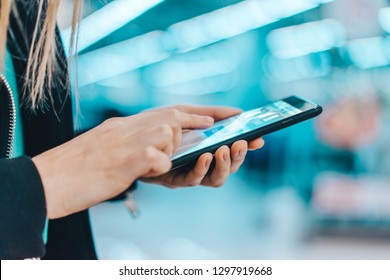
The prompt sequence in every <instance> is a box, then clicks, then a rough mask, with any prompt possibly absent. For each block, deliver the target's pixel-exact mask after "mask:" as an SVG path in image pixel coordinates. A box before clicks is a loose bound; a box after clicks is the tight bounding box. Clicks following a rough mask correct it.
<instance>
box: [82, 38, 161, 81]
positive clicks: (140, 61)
mask: <svg viewBox="0 0 390 280" xmlns="http://www.w3.org/2000/svg"><path fill="white" fill-rule="evenodd" d="M161 36H162V31H153V32H150V33H146V34H144V35H142V36H138V37H136V38H132V39H129V40H126V41H123V42H120V43H117V44H113V45H110V46H108V47H104V48H101V49H98V50H95V51H92V52H89V53H86V54H83V55H81V56H80V57H79V86H80V87H83V86H86V85H89V84H92V83H95V82H98V81H102V80H105V79H107V78H111V77H114V76H117V75H120V74H123V73H126V72H129V71H131V70H135V69H138V68H140V67H143V66H145V65H149V64H153V63H156V62H159V61H161V60H164V59H165V58H167V57H168V55H169V54H168V53H167V52H165V50H164V49H163V47H162V45H161V40H160V39H161Z"/></svg>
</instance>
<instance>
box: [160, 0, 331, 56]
mask: <svg viewBox="0 0 390 280" xmlns="http://www.w3.org/2000/svg"><path fill="white" fill-rule="evenodd" d="M331 1H333V0H325V1H322V0H295V1H291V0H279V1H275V0H246V1H242V2H239V3H237V4H234V5H230V6H227V7H224V8H222V9H218V10H215V11H213V12H210V13H207V14H203V15H200V16H198V17H195V18H192V19H189V20H186V21H182V22H179V23H176V24H174V25H172V26H171V27H169V28H168V30H167V31H168V34H170V35H171V36H172V37H173V39H174V40H175V42H176V50H177V51H179V52H188V51H191V50H193V49H197V48H200V47H203V46H206V45H209V44H212V43H215V42H218V41H221V40H224V39H228V38H231V37H234V36H237V35H240V34H242V33H245V32H247V31H250V30H253V29H257V28H259V27H262V26H265V25H268V24H270V23H273V22H275V21H278V20H280V19H282V18H286V17H290V16H292V15H295V14H299V13H302V12H304V11H307V10H310V9H313V8H315V7H318V6H319V5H320V4H321V3H325V2H331Z"/></svg>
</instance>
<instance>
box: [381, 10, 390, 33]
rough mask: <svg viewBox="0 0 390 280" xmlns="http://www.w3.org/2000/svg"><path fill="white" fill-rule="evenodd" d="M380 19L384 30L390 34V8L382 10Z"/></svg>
mask: <svg viewBox="0 0 390 280" xmlns="http://www.w3.org/2000/svg"><path fill="white" fill-rule="evenodd" d="M378 19H379V24H380V26H381V27H382V29H383V30H384V31H386V32H387V33H390V7H387V8H382V9H380V10H379V14H378Z"/></svg>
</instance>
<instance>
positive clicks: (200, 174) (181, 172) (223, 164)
mask: <svg viewBox="0 0 390 280" xmlns="http://www.w3.org/2000/svg"><path fill="white" fill-rule="evenodd" d="M172 108H173V109H177V110H179V111H181V112H185V113H188V114H199V115H206V116H210V117H212V118H214V120H215V121H218V120H222V119H225V118H228V117H231V116H234V115H237V114H239V113H241V110H238V109H233V108H227V107H196V106H188V105H178V106H174V107H168V108H161V109H157V110H158V111H163V110H172ZM155 111H156V110H155ZM263 145H264V141H263V139H262V138H258V139H256V140H253V141H251V142H249V143H247V142H246V141H244V140H241V141H237V142H235V143H234V144H233V145H232V146H231V148H230V149H229V147H227V146H223V147H221V148H219V149H218V150H217V151H216V153H215V155H214V160H215V167H214V168H213V169H212V170H211V168H210V166H211V163H212V161H213V155H212V154H211V153H205V154H203V155H202V156H200V157H199V159H198V161H197V163H196V165H195V167H193V168H192V169H191V170H185V169H178V170H173V171H170V172H169V173H167V174H164V175H160V176H157V177H153V178H144V179H143V181H146V182H148V183H155V184H162V185H165V186H167V187H170V188H176V187H189V186H197V185H204V186H211V187H220V186H222V185H224V183H225V181H226V179H227V177H228V176H229V174H232V173H234V172H236V171H237V170H238V169H239V168H240V166H241V165H242V163H243V162H244V160H245V156H246V154H247V152H248V149H249V150H256V149H260V148H261V147H263Z"/></svg>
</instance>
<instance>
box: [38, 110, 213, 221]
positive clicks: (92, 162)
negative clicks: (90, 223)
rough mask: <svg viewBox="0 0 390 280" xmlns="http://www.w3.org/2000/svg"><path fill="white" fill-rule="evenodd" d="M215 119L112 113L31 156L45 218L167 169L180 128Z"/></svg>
mask: <svg viewBox="0 0 390 280" xmlns="http://www.w3.org/2000/svg"><path fill="white" fill-rule="evenodd" d="M213 122H214V120H213V119H212V118H211V117H208V116H200V115H194V114H188V113H184V112H181V111H179V110H177V109H171V110H163V111H151V112H145V113H141V114H138V115H135V116H131V117H126V118H113V119H110V120H107V121H105V122H104V123H102V124H101V125H99V126H97V127H96V128H94V129H92V130H90V131H88V132H86V133H84V134H82V135H80V136H78V137H76V138H74V139H73V140H71V141H69V142H67V143H65V144H63V145H61V146H58V147H56V148H54V149H51V150H49V151H47V152H45V153H43V154H41V155H38V156H36V157H34V158H33V161H34V163H35V165H36V167H37V169H38V171H39V173H40V176H41V179H42V183H43V187H44V191H45V197H46V207H47V215H48V217H49V218H51V219H53V218H60V217H64V216H67V215H69V214H72V213H75V212H78V211H81V210H84V209H86V208H89V207H91V206H93V205H95V204H97V203H99V202H101V201H104V200H106V199H109V198H111V197H114V196H116V195H118V194H120V193H121V192H123V191H124V190H126V189H127V188H128V187H129V186H130V185H131V183H132V182H133V181H134V180H136V179H137V178H139V177H155V176H158V175H161V174H164V173H166V172H168V171H169V170H170V168H171V160H170V158H171V156H172V154H173V152H174V151H175V150H176V148H177V146H178V145H179V144H180V141H181V134H182V129H188V128H207V127H209V126H211V125H212V124H213Z"/></svg>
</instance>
